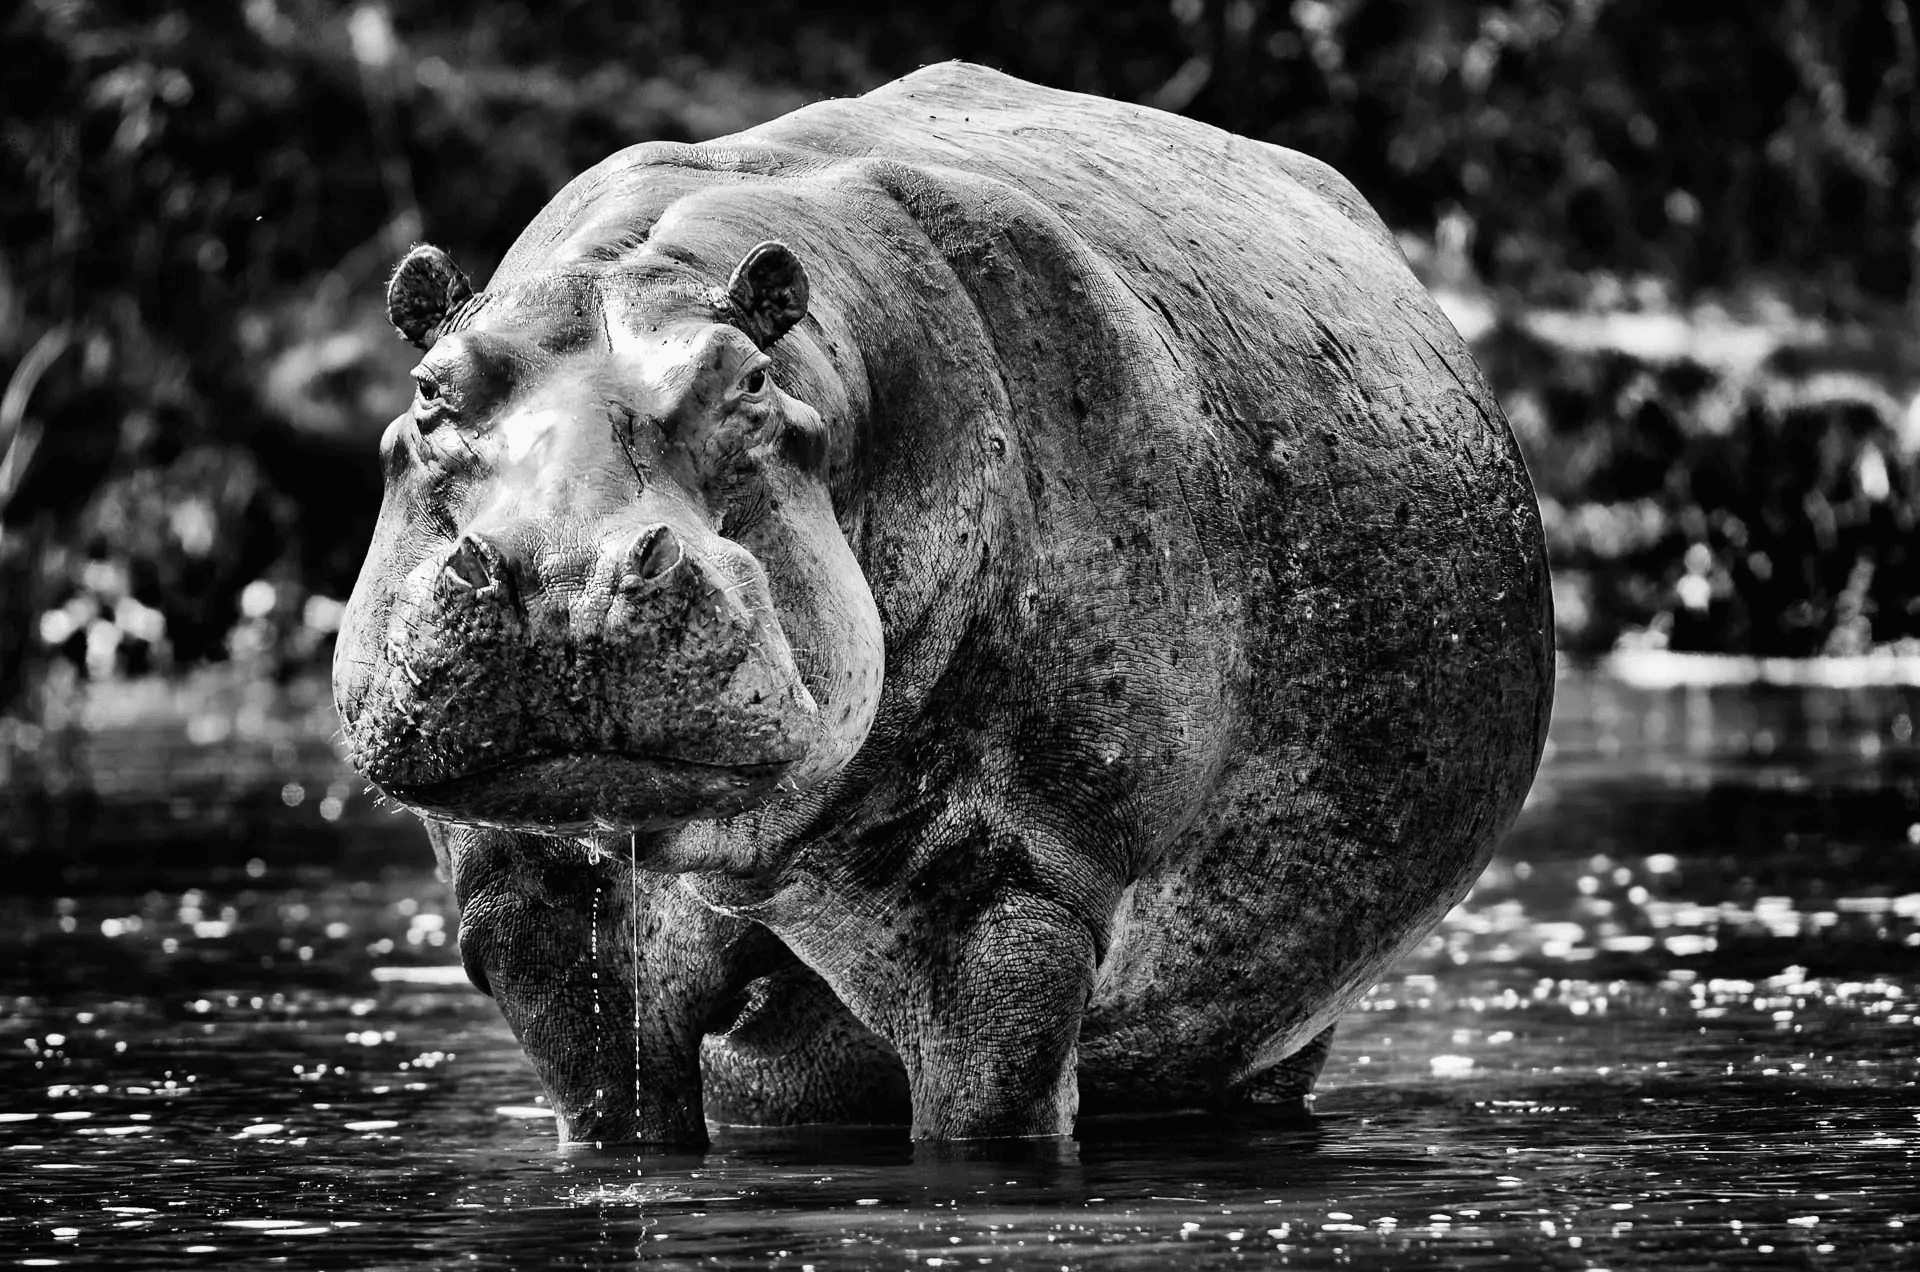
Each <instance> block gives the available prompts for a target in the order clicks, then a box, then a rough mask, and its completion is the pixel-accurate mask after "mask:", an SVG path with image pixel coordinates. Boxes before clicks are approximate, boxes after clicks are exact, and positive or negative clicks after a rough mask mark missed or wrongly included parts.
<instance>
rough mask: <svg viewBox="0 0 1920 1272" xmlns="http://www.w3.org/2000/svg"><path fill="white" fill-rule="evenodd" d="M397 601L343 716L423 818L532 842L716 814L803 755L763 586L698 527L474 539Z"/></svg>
mask: <svg viewBox="0 0 1920 1272" xmlns="http://www.w3.org/2000/svg"><path fill="white" fill-rule="evenodd" d="M407 583H408V585H407V586H406V587H404V588H403V589H401V590H400V592H399V594H398V595H396V597H395V599H394V603H393V604H392V606H391V608H390V610H389V612H388V615H387V622H386V624H385V630H384V631H383V632H381V633H378V634H377V635H378V636H379V638H380V656H378V657H375V658H371V659H368V658H363V659H361V660H360V662H359V664H357V665H359V666H363V667H366V669H367V674H366V675H364V677H363V683H360V684H358V685H355V684H351V683H349V684H347V685H346V686H345V692H343V693H342V695H341V698H342V710H343V716H344V717H345V721H346V728H347V738H348V742H349V744H350V746H351V747H352V751H353V756H354V759H355V762H356V764H357V765H358V766H359V767H360V769H361V771H362V772H364V773H365V774H366V776H367V777H368V778H370V779H371V780H373V781H374V782H376V783H378V784H379V785H380V786H381V787H383V788H384V789H385V790H386V791H387V792H388V793H389V794H391V795H393V796H394V797H395V798H396V799H399V800H401V801H402V802H404V803H407V804H410V805H413V806H414V807H416V808H419V809H421V810H422V811H427V812H432V813H437V814H440V815H443V816H449V817H458V818H460V819H461V820H465V821H487V822H493V823H496V824H502V825H516V826H526V827H540V828H547V829H552V828H558V827H564V826H587V825H606V824H609V823H614V824H620V823H623V822H625V823H626V824H635V825H639V824H659V823H661V822H677V821H681V820H685V819H686V818H687V817H690V816H715V815H724V813H726V812H728V811H732V810H734V809H736V808H738V807H744V806H745V805H746V804H748V803H751V802H753V801H754V800H755V799H757V798H760V797H762V796H764V795H765V794H766V793H767V792H768V791H769V790H771V789H772V788H773V787H774V786H775V785H776V784H777V783H778V782H779V781H780V779H781V777H782V775H783V774H784V773H785V772H786V771H787V770H788V768H790V767H791V766H792V765H794V764H795V763H797V762H798V761H800V760H802V759H803V758H804V757H805V756H806V754H807V752H808V750H809V747H810V746H811V745H812V744H813V742H814V741H815V734H816V733H817V731H818V720H817V717H818V710H817V707H816V704H815V702H814V699H813V697H812V695H811V694H810V693H809V691H808V689H807V688H806V686H805V685H804V684H803V683H802V681H801V677H800V673H799V670H798V668H797V667H796V665H795V662H794V658H793V653H792V650H791V649H790V648H789V646H788V643H787V639H786V636H785V633H784V632H783V631H782V630H781V628H780V623H779V620H778V618H777V617H776V616H775V613H774V609H773V604H772V599H771V595H770V592H769V587H768V581H767V578H766V574H765V571H764V570H763V569H762V568H761V566H760V564H759V563H758V562H757V561H756V560H755V559H754V557H753V556H752V554H750V553H749V552H747V551H746V550H745V549H744V548H741V547H740V546H739V545H738V544H734V543H732V542H730V541H729V540H726V539H723V538H721V537H719V536H718V535H715V534H713V533H711V532H710V531H707V530H706V529H705V528H704V527H702V526H698V525H694V526H691V527H680V528H676V527H675V526H673V525H670V524H668V523H667V522H666V521H664V520H658V519H654V520H645V521H638V522H637V523H636V522H629V523H628V524H626V525H623V526H618V527H610V526H601V527H597V528H595V530H594V531H593V532H592V533H588V532H585V531H584V530H582V529H580V528H572V529H568V528H564V527H562V528H558V529H550V530H544V531H541V530H536V529H535V528H534V527H532V526H529V525H525V524H521V525H515V524H512V523H504V524H502V523H496V524H493V525H480V526H476V527H474V528H472V529H469V530H467V531H465V532H463V533H462V534H460V536H459V537H458V538H457V539H456V540H455V541H454V542H453V544H452V545H451V546H450V547H448V548H446V549H444V550H442V551H440V552H436V553H434V554H432V555H430V556H429V557H428V558H427V559H426V560H424V561H423V562H421V564H420V566H419V567H418V568H417V569H416V570H415V571H414V572H413V574H412V575H411V576H410V577H409V579H408V581H407ZM370 635H375V634H374V633H368V632H364V631H348V632H343V635H342V640H343V644H344V643H346V642H350V641H357V642H360V643H362V644H364V643H365V642H366V640H367V637H368V636H370ZM345 675H346V678H347V679H349V680H351V679H352V666H347V669H346V672H345ZM623 808H624V809H631V810H632V819H631V821H630V822H629V821H628V820H627V819H626V818H624V817H623V816H622V815H621V813H620V811H619V810H621V809H623Z"/></svg>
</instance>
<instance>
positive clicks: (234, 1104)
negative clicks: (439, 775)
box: [0, 677, 1920, 1270]
mask: <svg viewBox="0 0 1920 1272" xmlns="http://www.w3.org/2000/svg"><path fill="white" fill-rule="evenodd" d="M295 696H296V698H297V697H298V695H297V694H296V695H295ZM250 701H251V700H250ZM302 702H304V703H305V705H304V706H302V705H301V703H302ZM1560 704H1561V705H1560V711H1559V714H1558V716H1557V719H1556V724H1555V729H1554V749H1553V753H1552V755H1551V757H1550V759H1549V761H1548V765H1547V768H1546V770H1545V772H1544V773H1543V775H1542V778H1541V780H1540V782H1539V784H1538V786H1537V787H1536V791H1535V795H1534V797H1533V799H1532V800H1531V801H1530V803H1529V806H1528V808H1527V811H1526V812H1525V814H1524V815H1523V817H1522V820H1521V823H1520V824H1519V826H1518V827H1516V829H1515V831H1514V833H1513V834H1512V835H1511V836H1510V838H1509V839H1508V841H1507V843H1506V844H1505V845H1504V847H1503V848H1502V851H1501V853H1500V856H1499V857H1498V859H1497V860H1496V862H1495V864H1494V866H1493V868H1492V869H1490V870H1489V871H1488V873H1487V875H1486V877H1485V878H1484V880H1483V881H1482V883H1481V884H1480V886H1479V887H1478V888H1477V889H1476V890H1475V891H1474V893H1473V895H1472V896H1471V897H1470V898H1469V899H1468V901H1467V902H1466V903H1465V904H1463V905H1462V906H1461V907H1460V908H1459V909H1458V910H1457V911H1456V912H1455V913H1454V914H1453V915H1452V916H1450V917H1449V919H1448V920H1447V922H1446V924H1445V925H1444V927H1443V928H1441V929H1440V930H1439V931H1438V932H1437V933H1436V934H1435V936H1434V937H1433V938H1432V939H1431V940H1430V941H1429V942H1428V943H1427V945H1426V947H1424V948H1423V949H1422V950H1420V951H1419V952H1418V953H1417V954H1416V955H1415V956H1414V957H1413V958H1411V959H1410V960H1409V961H1408V962H1407V963H1406V964H1405V965H1404V966H1402V967H1401V968H1399V969H1397V970H1396V972H1395V973H1394V975H1392V976H1391V977H1389V978H1388V979H1387V980H1386V981H1384V982H1383V983H1382V984H1381V985H1380V986H1378V987H1377V988H1376V989H1375V990H1374V991H1373V993H1372V994H1371V995H1370V996H1369V998H1368V999H1367V1001H1366V1003H1365V1004H1364V1008H1363V1009H1362V1010H1359V1011H1356V1012H1354V1013H1352V1014H1351V1015H1350V1016H1349V1018H1348V1019H1347V1020H1346V1022H1345V1023H1344V1024H1343V1025H1342V1026H1341V1034H1340V1040H1339V1042H1338V1043H1337V1044H1336V1046H1335V1049H1334V1053H1333V1057H1332V1059H1331V1061H1330V1063H1329V1065H1328V1068H1327V1072H1326V1075H1325V1077H1324V1079H1323V1081H1322V1085H1321V1088H1320V1096H1319V1099H1318V1102H1317V1106H1316V1116H1315V1117H1314V1118H1313V1119H1312V1120H1311V1121H1310V1122H1307V1123H1298V1124H1285V1123H1261V1122H1258V1121H1252V1120H1238V1121H1235V1122H1231V1123H1224V1124H1223V1123H1219V1122H1211V1121H1207V1120H1202V1119H1185V1120H1170V1121H1156V1122H1126V1121H1119V1122H1108V1123H1103V1124H1098V1125H1091V1126H1085V1127H1083V1128H1082V1133H1081V1136H1080V1139H1079V1142H1078V1143H1077V1144H1073V1145H1067V1146H1060V1147H1035V1148H1033V1149H1030V1150H1029V1151H1026V1152H1024V1153H1011V1154H1009V1153H994V1154H987V1155H980V1154H969V1153H965V1152H958V1151H940V1150H930V1149H926V1148H922V1149H920V1150H917V1151H916V1150H915V1149H914V1148H913V1147H912V1146H911V1145H909V1144H908V1143H907V1142H906V1141H905V1138H904V1133H903V1132H901V1131H898V1130H883V1131H872V1130H864V1131H863V1130H840V1131H817V1132H754V1131H721V1132H720V1133H719V1134H718V1135H717V1136H716V1141H715V1144H714V1147H713V1150H712V1151H711V1152H709V1153H707V1154H705V1155H642V1156H635V1155H633V1154H628V1153H612V1152H608V1153H601V1154H594V1153H587V1154H575V1155H565V1156H563V1155H560V1154H558V1153H556V1152H555V1151H554V1147H553V1143H554V1137H553V1123H552V1120H551V1118H550V1117H549V1116H548V1115H547V1112H546V1110H545V1108H544V1107H543V1105H542V1102H541V1098H540V1094H539V1087H538V1085H537V1084H536V1083H535V1081H534V1079H533V1076H532V1073H531V1070H530V1069H529V1068H528V1066H527V1064H526V1062H525V1061H524V1059H523V1058H522V1057H521V1055H520V1052H519V1049H518V1047H517V1046H516V1045H515V1044H514V1042H513V1039H512V1037H511V1036H510V1035H509V1034H508V1032H507V1030H506V1028H505V1026H504V1025H502V1024H501V1023H500V1021H499V1019H498V1016H497V1014H496V1013H495V1011H494V1010H493V1008H492V1005H491V1004H490V1003H488V1002H487V1001H486V1000H485V999H482V998H481V997H480V996H479V995H477V994H476V993H474V992H473V991H471V990H470V989H468V988H467V987H466V986H465V982H464V980H462V979H460V978H459V976H458V973H457V970H456V969H454V968H453V967H452V966H451V964H452V961H453V952H452V945H451V928H452V916H451V915H450V914H449V913H448V912H447V905H448V902H447V898H446V895H445V892H444V890H443V887H442V885H440V884H439V883H437V882H436V881H435V880H434V878H433V876H432V873H431V856H430V854H429V852H428V850H427V848H426V845H425V843H424V841H423V840H421V839H420V838H419V837H418V833H417V832H416V831H413V830H411V829H410V828H408V827H407V826H406V825H405V824H404V819H397V818H391V817H388V816H386V815H384V814H383V813H380V812H379V811H378V810H376V809H374V808H373V807H371V806H370V805H369V804H368V803H367V801H366V799H365V797H364V796H363V795H362V794H360V793H359V788H358V787H354V786H347V785H340V784H337V779H338V774H337V772H335V771H334V770H333V769H331V767H330V765H331V760H329V759H328V758H327V757H326V753H325V748H324V745H319V744H315V745H318V749H317V750H316V749H314V745H310V741H311V737H312V736H318V737H319V738H320V740H321V743H323V742H324V732H322V733H320V734H318V735H314V734H313V731H312V726H313V721H314V719H315V718H316V717H314V716H313V715H312V714H311V712H310V710H309V709H310V708H311V707H312V702H311V701H310V700H300V701H295V702H293V703H292V705H291V706H289V705H288V704H287V703H286V702H281V703H280V704H279V705H278V706H277V707H274V708H273V709H270V710H263V711H254V712H253V714H252V715H247V714H246V712H247V711H248V710H249V709H250V708H248V707H247V706H246V704H245V703H236V702H231V701H230V702H226V704H225V705H224V706H220V705H218V704H216V705H215V707H212V708H208V710H213V711H215V712H216V714H217V713H218V712H219V711H229V712H230V713H231V715H232V718H233V720H235V721H238V722H239V723H238V724H237V725H235V726H234V727H231V728H227V729H226V730H225V731H223V730H222V729H221V728H220V727H217V726H212V725H207V724H206V723H205V720H204V718H203V717H202V716H193V715H192V714H191V713H187V717H185V718H187V719H188V725H190V726H191V727H193V728H194V729H195V737H196V738H197V739H198V741H188V740H185V739H184V738H183V737H181V736H177V735H179V734H180V732H181V727H182V726H181V725H180V723H179V720H180V718H183V717H182V716H181V713H180V712H178V711H173V713H172V714H171V715H170V714H169V711H170V710H171V708H167V709H161V708H162V707H164V706H165V704H161V706H159V707H156V706H155V704H154V703H152V702H149V703H148V708H150V709H142V710H141V711H133V710H131V709H130V708H127V707H125V705H124V704H121V705H120V706H117V707H115V706H111V705H103V706H101V707H99V708H97V709H96V715H97V716H98V718H94V719H92V720H91V722H90V723H89V724H88V729H89V730H90V731H89V732H87V733H86V734H85V735H84V737H83V744H82V745H80V746H78V747H77V749H76V751H75V755H76V756H77V757H78V758H77V759H75V760H74V761H73V762H74V764H75V765H76V766H77V770H87V772H82V773H81V774H80V775H81V777H82V778H85V779H87V782H90V784H91V787H93V788H98V787H101V786H103V785H104V786H107V787H109V789H108V791H107V793H106V794H103V795H101V796H100V797H99V798H98V799H96V800H94V801H93V802H92V803H91V804H90V805H86V811H85V815H84V817H83V818H82V819H81V820H80V821H75V820H74V815H73V814H72V813H71V807H73V806H79V805H76V804H74V802H73V801H71V800H69V801H67V802H65V803H62V802H59V801H55V802H53V803H51V804H49V803H46V802H44V801H43V802H42V804H40V805H37V806H36V807H38V808H39V812H38V813H37V814H36V816H38V817H39V818H40V820H39V821H38V822H36V823H35V826H37V827H38V828H39V829H38V830H37V831H36V832H35V834H34V835H28V834H27V833H26V832H24V831H22V830H21V829H20V825H21V820H20V816H21V815H19V814H16V817H15V825H14V826H13V828H12V830H11V831H10V833H11V834H12V835H13V836H14V843H15V844H16V845H17V846H18V850H17V851H16V852H15V854H14V856H13V857H12V858H11V859H10V860H11V862H12V865H13V870H12V875H13V880H12V886H13V887H14V889H15V892H14V894H13V895H11V896H9V897H8V898H6V899H5V900H0V1266H5V1265H7V1264H9V1263H11V1264H14V1265H20V1266H84V1265H106V1264H112V1265H114V1266H120V1267H125V1266H151V1267H157V1268H164V1267H174V1266H179V1267H202V1266H209V1265H244V1266H249V1267H252V1266H281V1265H284V1266H288V1267H312V1268H341V1267H355V1268H427V1267H434V1268H440V1267H454V1266H468V1267H476V1268H489V1267H522V1266H553V1267H585V1266H592V1267H600V1266H623V1265H630V1264H646V1265H649V1266H657V1267H661V1268H673V1267H689V1268H691V1267H748V1268H785V1269H796V1270H797V1269H804V1268H807V1267H813V1268H817V1269H826V1268H850V1267H858V1268H874V1267H878V1268H902V1269H904V1268H909V1267H911V1268H979V1267H989V1268H996V1269H997V1268H1035V1269H1040V1268H1044V1269H1049V1270H1051V1269H1055V1268H1075V1269H1077V1268H1083V1267H1118V1266H1127V1267H1139V1268H1158V1267H1163V1266H1167V1265H1169V1264H1171V1263H1173V1262H1175V1261H1178V1262H1179V1263H1180V1264H1181V1265H1182V1266H1194V1267H1228V1266H1233V1267H1241V1266H1261V1267H1265V1266H1287V1267H1303V1268H1316V1267H1335V1266H1348V1265H1352V1264H1360V1265H1369V1264H1371V1265H1376V1266H1377V1265H1380V1264H1391V1265H1393V1266H1406V1267H1439V1266H1446V1267H1463V1266H1464V1267H1476V1266H1493V1265H1496V1264H1498V1265H1502V1266H1509V1267H1510V1266H1522V1267H1551V1268H1589V1267H1598V1268H1616V1269H1618V1268H1645V1267H1671V1268H1689V1269H1691V1268H1711V1267H1725V1268H1745V1267H1754V1268H1771V1267H1787V1266H1792V1267H1801V1266H1833V1267H1836V1268H1838V1267H1845V1268H1849V1269H1856V1268H1910V1267H1914V1266H1920V1242H1917V1241H1916V1236H1920V1182H1917V1181H1920V1175H1917V1174H1916V1166H1917V1165H1920V1163H1917V1162H1916V1160H1915V1159H1916V1155H1920V1086H1917V1085H1916V1083H1917V1082H1920V1047H1917V1046H1916V1044H1917V1043H1920V1025H1917V1024H1916V1022H1915V1018H1914V1013H1915V1007H1916V1000H1917V999H1920V750H1916V748H1915V746H1914V744H1913V732H1914V720H1915V719H1916V718H1920V692H1916V691H1912V690H1902V689H1878V690H1857V691H1837V690H1820V689H1800V690H1765V689H1746V690H1741V689H1715V690H1713V691H1711V692H1709V691H1704V690H1692V691H1688V690H1671V691H1645V690H1633V689H1628V688H1625V687H1623V686H1621V685H1619V684H1616V683H1613V682H1610V681H1606V680H1601V679H1595V678H1592V677H1574V678H1571V679H1566V680H1563V682H1562V685H1561V697H1560ZM174 705H175V706H177V705H178V704H174ZM258 705H259V704H258V703H257V702H255V703H254V706H256V707H257V706H258ZM116 712H117V713H118V714H115V713H116ZM100 713H104V714H100ZM170 720H171V721H172V723H168V721H170ZM196 721H197V723H196ZM169 730H171V731H172V732H171V733H170V732H169ZM303 739H306V740H303ZM223 748H225V749H223ZM275 748H280V750H279V761H280V767H279V769H278V770H277V771H275V770H273V769H272V767H271V756H272V755H273V754H274V752H275ZM263 752H264V753H265V754H267V755H268V756H269V760H267V761H258V760H249V759H248V758H247V757H248V756H257V755H259V754H261V753H263ZM250 763H252V764H255V765H256V768H255V769H248V768H247V767H246V766H247V765H248V764H250ZM89 766H91V768H89ZM142 766H145V767H144V769H143V768H142ZM263 766H264V767H263ZM291 771H298V772H300V773H302V774H303V775H304V776H303V777H302V778H301V780H300V783H299V785H300V790H299V791H298V792H295V791H293V790H290V789H287V790H282V789H278V788H277V787H274V786H271V785H270V786H269V787H267V788H266V793H265V795H264V796H261V795H260V794H259V791H258V790H256V789H255V788H256V787H257V786H258V785H259V783H260V781H262V780H268V779H278V778H280V777H282V776H284V774H285V773H286V772H291ZM140 772H147V773H148V774H149V776H150V777H154V776H155V775H157V777H158V779H159V780H160V783H161V786H163V787H164V790H165V803H164V804H163V805H155V804H153V802H152V800H151V794H152V791H153V790H154V789H156V783H155V781H153V780H149V781H147V782H146V787H145V789H146V790H147V792H148V794H147V795H146V796H143V795H141V793H140V790H139V789H136V788H140V787H141V781H140V780H138V774H139V773H140ZM88 773H91V777H89V776H88ZM102 774H107V775H109V776H113V777H114V779H115V780H117V781H119V782H120V783H121V785H120V786H118V787H114V786H112V784H111V783H110V782H103V781H102V780H101V775H102ZM129 774H132V775H134V776H129ZM263 774H264V775H265V776H264V777H263ZM68 785H69V788H70V789H71V787H72V785H73V784H72V783H71V782H70V783H69V784H68ZM323 792H324V794H323ZM296 794H298V796H299V798H295V795H296ZM142 799H145V800H146V801H147V802H146V803H144V804H143V803H142V802H141V801H142ZM323 800H331V801H333V802H332V803H330V804H327V805H326V806H325V807H324V808H323V807H321V806H320V805H321V803H322V801H323ZM79 804H86V801H80V802H79ZM20 807H24V805H20ZM183 808H184V811H182V810H183ZM214 809H218V810H220V821H219V822H218V823H217V825H213V824H212V823H210V822H209V821H208V815H209V810H214ZM143 810H144V811H143ZM62 819H65V820H62ZM210 825H212V828H211V829H210V828H209V827H210ZM76 826H78V827H80V829H78V830H75V829H73V828H74V827H76ZM62 827H65V828H67V829H66V830H64V831H63V830H62V829H61V828H62ZM59 834H68V835H70V836H72V838H71V839H70V840H59V841H57V842H56V841H55V840H54V839H53V838H52V837H54V836H57V835H59ZM35 835H37V837H35ZM82 841H84V850H82V849H79V848H75V847H73V844H74V843H79V842H82Z"/></svg>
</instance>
